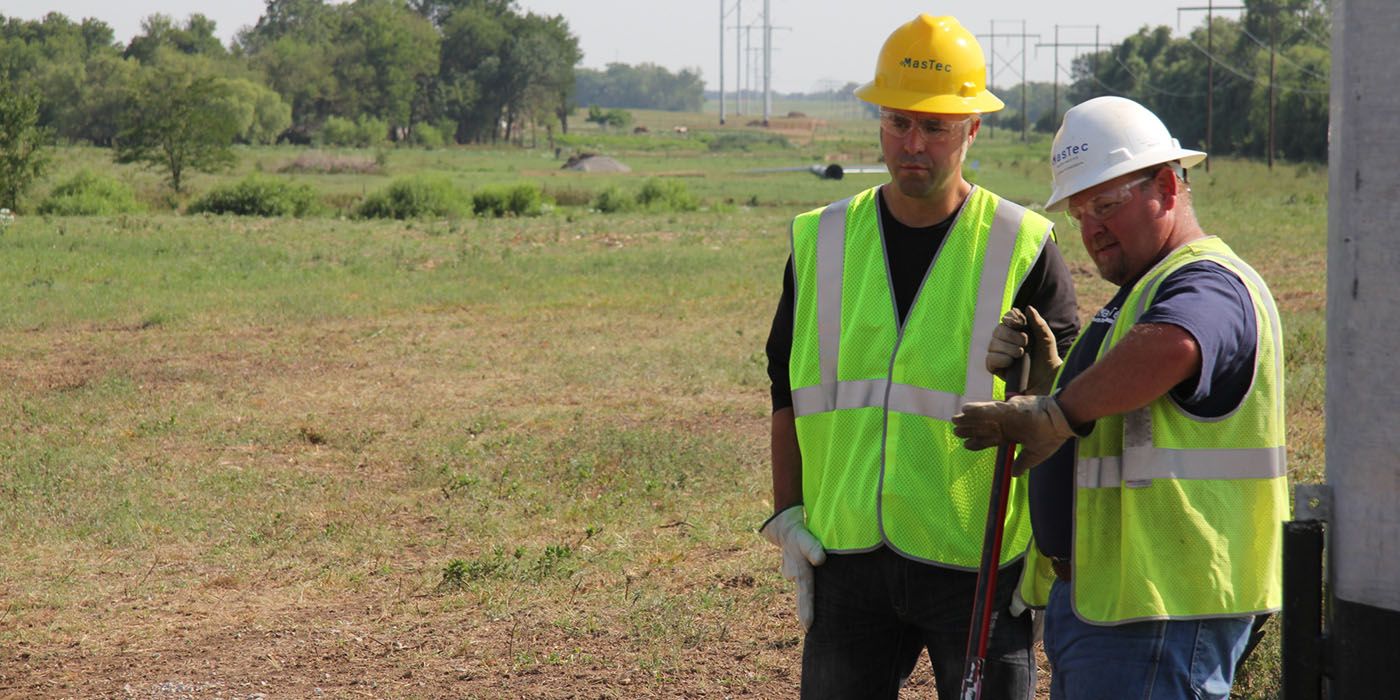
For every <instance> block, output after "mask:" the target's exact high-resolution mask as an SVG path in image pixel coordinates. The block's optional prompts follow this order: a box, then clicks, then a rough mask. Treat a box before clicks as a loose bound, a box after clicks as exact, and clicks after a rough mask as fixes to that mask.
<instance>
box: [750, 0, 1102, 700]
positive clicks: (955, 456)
mask: <svg viewBox="0 0 1400 700" xmlns="http://www.w3.org/2000/svg"><path fill="white" fill-rule="evenodd" d="M985 74H986V66H985V63H984V61H983V56H982V50H981V48H980V47H979V46H978V45H977V40H976V39H975V38H974V37H973V36H972V34H971V32H969V31H967V30H966V29H964V28H963V27H962V26H961V25H960V24H958V22H957V20H955V19H953V18H952V17H930V16H928V15H920V16H919V17H918V18H916V19H914V20H913V21H911V22H909V23H907V24H904V25H902V26H900V27H899V28H898V29H896V30H895V31H894V33H892V34H891V35H890V37H889V39H888V40H887V41H886V42H885V44H884V48H883V49H882V50H881V52H880V57H879V60H878V64H877V67H876V71H875V80H874V81H872V82H871V83H868V84H866V85H865V86H863V87H861V88H860V89H859V90H857V91H856V94H857V95H858V96H860V97H861V98H862V99H864V100H866V101H868V102H871V103H873V104H876V105H879V106H880V108H881V109H880V145H881V150H882V152H883V154H884V159H885V163H886V165H887V167H888V168H889V171H890V181H889V182H888V183H885V184H884V185H881V186H878V187H873V188H871V189H868V190H866V191H864V192H860V193H858V194H856V195H854V196H852V197H851V198H849V199H845V200H842V201H840V202H836V203H834V204H831V205H828V206H826V207H823V208H820V209H814V210H812V211H810V212H807V213H805V214H802V215H800V216H798V217H797V218H796V219H795V220H794V221H793V224H792V255H791V257H790V258H789V260H788V265H787V269H786V271H785V273H784V278H783V295H782V298H781V301H780V303H779V306H778V311H777V314H776V315H775V316H774V319H773V327H772V332H771V334H770V336H769V339H768V346H767V352H768V360H769V365H768V374H769V377H770V378H771V380H772V397H773V418H772V450H773V499H774V500H773V505H774V506H775V515H774V516H773V517H772V518H770V519H769V520H768V522H766V523H765V524H764V527H763V528H762V532H763V535H764V536H765V537H766V538H767V539H768V540H769V541H771V542H772V543H774V544H775V545H777V546H778V547H780V548H781V550H782V571H783V574H784V575H785V576H787V577H788V578H790V579H792V580H794V581H795V582H796V583H797V616H798V620H799V621H800V622H801V624H802V626H803V628H804V629H806V630H807V635H806V640H805V643H804V645H803V652H802V697H804V698H894V697H896V696H897V695H898V692H899V687H900V686H901V684H902V683H903V682H904V680H905V679H907V678H908V676H909V674H910V672H911V671H912V670H913V668H914V664H915V662H916V661H917V659H918V657H919V655H920V654H921V653H922V651H923V650H924V649H928V652H929V658H930V661H931V662H932V666H933V670H934V676H935V681H936V683H937V687H938V693H939V696H940V697H945V698H951V697H956V696H957V694H958V686H959V682H960V680H961V675H962V670H963V662H964V652H965V649H966V644H967V639H968V619H969V617H970V614H971V611H972V600H973V595H974V591H975V587H976V582H977V573H976V571H977V568H978V565H979V563H980V560H981V547H982V539H983V529H984V525H985V523H986V520H987V516H986V513H987V504H988V500H989V498H988V494H989V490H990V485H991V477H992V473H993V468H992V461H993V460H992V457H991V456H990V455H986V454H976V453H971V452H967V451H966V450H963V449H962V448H961V446H960V445H959V444H958V441H957V439H956V438H955V437H954V436H953V434H952V423H951V422H950V421H951V419H952V416H953V413H955V412H956V411H957V408H958V406H959V405H960V404H961V403H962V402H963V401H964V400H967V399H974V398H982V399H993V398H998V397H1001V396H1003V394H1004V385H1003V384H1002V382H1001V381H1000V380H997V379H996V378H995V377H993V375H992V374H991V372H990V371H988V369H987V368H986V366H985V362H984V360H983V354H984V352H983V348H985V347H986V344H987V342H988V340H989V339H990V336H991V333H992V331H993V329H995V328H996V327H997V323H998V322H999V320H1000V318H1001V315H1002V314H1003V313H1004V312H1005V311H1006V310H1007V309H1009V308H1011V307H1012V306H1013V305H1020V306H1024V305H1035V306H1036V307H1038V308H1039V309H1041V311H1042V312H1043V314H1044V316H1045V318H1046V319H1047V320H1048V323H1049V325H1050V326H1051V327H1052V328H1054V329H1055V331H1054V332H1055V334H1056V335H1057V336H1059V337H1061V338H1064V339H1065V341H1066V342H1065V347H1068V341H1069V340H1070V339H1072V338H1073V336H1074V335H1075V334H1076V333H1077V330H1078V328H1077V326H1078V323H1077V310H1076V306H1075V298H1074V289H1073V284H1072V281H1071V279H1070V275H1069V271H1068V269H1067V268H1066V267H1065V264H1064V262H1063V260H1062V259H1061V257H1060V254H1059V252H1058V250H1057V249H1056V247H1055V244H1054V242H1053V240H1052V236H1051V228H1050V222H1049V220H1048V219H1046V218H1045V217H1042V216H1040V215H1038V214H1036V213H1034V212H1031V211H1028V210H1027V209H1026V208H1024V207H1022V206H1019V205H1017V204H1016V203H1014V202H1011V201H1008V200H1006V199H1005V198H1002V197H999V196H997V195H995V194H993V193H991V192H988V191H987V190H985V189H983V188H980V187H975V186H973V185H972V184H970V183H968V181H967V180H966V179H965V178H964V177H963V173H962V163H963V160H964V158H966V156H967V151H968V148H969V147H971V145H972V143H973V141H974V140H975V139H976V136H977V132H978V128H979V127H980V124H981V120H980V115H981V114H983V113H986V112H993V111H996V110H998V109H1001V108H1002V102H1001V100H999V99H997V98H996V97H995V96H994V95H992V94H991V93H989V92H988V91H987V90H986V87H985V85H984V84H983V80H984V76H985ZM1025 493H1026V487H1025V484H1024V480H1018V481H1017V482H1016V483H1015V485H1014V486H1013V487H1012V492H1011V500H1010V507H1009V509H1008V514H1007V518H1006V535H1005V542H1006V546H1005V547H1004V548H1003V550H1002V553H1001V556H1000V557H999V558H998V563H999V565H1000V566H1001V567H1002V572H1001V573H1002V575H1001V577H1000V580H1001V581H1002V582H1003V583H1004V585H1002V586H1001V587H1000V589H999V591H998V592H997V595H996V597H995V600H994V601H993V603H994V604H995V606H996V611H997V612H996V618H995V621H994V624H993V626H992V635H991V640H990V648H989V652H988V661H987V665H986V673H985V677H984V687H985V688H986V689H987V691H986V695H985V697H987V698H1030V697H1032V696H1033V694H1034V678H1035V664H1034V662H1033V659H1032V657H1031V651H1030V649H1031V629H1030V616H1029V615H1028V614H1025V615H1019V616H1016V615H1012V614H1011V613H1010V612H1008V610H1007V608H1008V606H1009V604H1010V598H1011V594H1012V592H1013V589H1014V587H1015V580H1016V579H1017V577H1018V576H1019V572H1020V570H1021V558H1022V553H1023V552H1024V550H1025V547H1026V543H1027V542H1028V540H1029V536H1030V529H1029V522H1028V520H1027V516H1026V504H1025Z"/></svg>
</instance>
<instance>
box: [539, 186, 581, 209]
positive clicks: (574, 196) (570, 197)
mask: <svg viewBox="0 0 1400 700" xmlns="http://www.w3.org/2000/svg"><path fill="white" fill-rule="evenodd" d="M544 196H545V197H548V198H549V200H550V201H552V202H554V203H555V204H558V205H559V206H561V207H582V206H587V205H588V204H589V203H590V202H592V201H593V191H592V190H586V189H582V188H575V187H554V188H549V189H546V190H545V192H544Z"/></svg>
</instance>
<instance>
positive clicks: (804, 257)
mask: <svg viewBox="0 0 1400 700" xmlns="http://www.w3.org/2000/svg"><path fill="white" fill-rule="evenodd" d="M1049 238H1050V222H1049V220H1047V219H1046V218H1044V217H1042V216H1040V215H1038V214H1035V213H1033V212H1030V211H1028V210H1027V209H1025V208H1024V207H1021V206H1019V205H1017V204H1015V203H1014V202H1009V201H1006V200H1004V199H1002V198H1000V197H998V196H996V195H994V194H992V193H990V192H988V191H986V190H984V189H981V188H974V189H973V190H972V192H971V193H970V194H969V195H968V197H967V200H966V201H965V202H964V203H963V205H962V208H961V210H960V211H959V212H958V214H957V218H956V219H955V221H954V223H953V224H952V226H950V227H949V230H948V234H947V236H946V238H945V239H944V242H943V244H942V247H941V248H940V249H939V250H938V252H937V254H936V256H935V258H934V260H933V264H932V265H931V266H930V268H929V271H928V272H927V273H926V276H925V278H924V281H923V284H922V285H921V287H920V289H919V293H918V295H917V297H916V298H915V300H914V303H913V304H912V306H911V307H910V309H909V312H908V314H907V317H906V319H905V322H904V325H903V326H902V327H901V326H900V325H899V322H898V321H899V320H898V316H897V313H896V310H895V308H896V307H895V302H894V294H893V291H892V290H891V287H890V285H891V282H890V273H889V269H888V266H887V264H886V260H885V248H884V242H883V237H882V236H881V235H880V221H879V204H878V202H877V199H876V189H875V188H872V189H869V190H866V191H864V192H861V193H860V194H857V195H855V196H854V197H851V198H850V199H846V200H843V201H840V202H837V203H835V204H831V205H829V206H827V207H825V208H822V209H815V210H813V211H810V212H807V213H805V214H802V215H800V216H798V217H797V218H796V219H795V220H794V221H793V225H792V259H793V272H794V275H795V278H796V279H795V298H794V308H793V312H794V323H793V342H792V355H791V359H790V362H789V366H788V372H789V377H790V379H791V383H792V399H793V410H794V414H795V416H796V422H797V440H798V445H799V447H800V448H801V453H802V493H803V500H804V502H805V505H806V510H807V526H808V527H809V528H810V529H811V530H812V532H813V533H814V534H815V535H816V536H817V538H818V539H819V540H821V542H822V544H823V545H825V546H826V548H827V549H828V550H830V551H834V552H860V551H868V550H871V549H874V548H876V547H878V546H880V545H881V543H886V544H888V545H889V546H890V547H892V548H893V549H894V550H895V551H898V552H900V553H902V554H904V555H905V556H908V557H910V558H913V559H917V560H921V561H926V562H930V563H936V564H940V565H943V566H948V567H953V568H960V569H969V570H971V569H976V568H977V566H978V564H979V562H980V560H981V548H982V532H983V529H984V528H985V527H986V518H987V500H988V491H989V489H990V486H991V477H992V472H993V464H992V463H993V461H994V455H993V454H992V451H990V450H984V451H981V452H968V451H967V450H965V449H963V447H962V441H961V440H959V439H957V438H956V437H954V436H953V431H952V423H951V422H950V420H951V418H952V415H953V414H954V413H956V412H957V411H958V408H959V407H960V406H961V405H962V403H963V402H964V401H973V400H991V399H993V398H1000V397H1002V396H1003V395H1004V391H1005V387H1004V385H1003V384H1002V382H1001V381H1000V380H998V379H996V378H995V377H993V376H992V374H991V373H989V372H988V371H987V370H986V367H985V364H984V362H985V356H986V348H987V343H988V341H989V340H990V338H991V334H992V331H993V330H994V329H995V328H996V326H997V323H998V322H999V321H1000V319H1001V315H1002V314H1003V313H1004V312H1005V311H1006V310H1007V309H1008V308H1009V307H1010V306H1011V303H1012V300H1013V299H1014V297H1015V294H1016V290H1017V289H1018V288H1019V287H1020V285H1021V282H1022V281H1023V280H1024V279H1025V278H1026V275H1027V274H1029V272H1030V270H1031V267H1032V266H1034V264H1035V261H1036V259H1037V258H1038V257H1039V255H1040V251H1041V249H1042V248H1043V247H1044V245H1045V243H1046V241H1047V240H1049ZM1029 537H1030V522H1029V516H1028V513H1027V508H1026V485H1025V480H1024V479H1017V480H1015V482H1014V483H1013V485H1012V489H1011V493H1010V506H1009V508H1008V510H1007V516H1006V535H1005V537H1004V545H1003V548H1002V553H1001V557H1000V560H1001V561H1002V562H1003V563H1005V562H1010V561H1012V560H1014V559H1017V558H1019V557H1020V555H1021V553H1022V552H1023V551H1025V548H1026V543H1027V541H1028V539H1029Z"/></svg>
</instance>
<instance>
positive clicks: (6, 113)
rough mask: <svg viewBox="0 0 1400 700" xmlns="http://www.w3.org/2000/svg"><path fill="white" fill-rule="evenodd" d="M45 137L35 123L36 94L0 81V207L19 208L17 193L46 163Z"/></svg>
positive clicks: (36, 117) (46, 136)
mask: <svg viewBox="0 0 1400 700" xmlns="http://www.w3.org/2000/svg"><path fill="white" fill-rule="evenodd" d="M48 138H49V135H48V131H47V130H46V129H44V128H43V127H41V126H39V98H38V97H36V96H34V95H32V94H25V93H22V92H19V91H18V90H15V89H14V86H12V85H8V84H4V83H0V207H6V208H8V209H14V210H18V209H19V198H20V195H22V194H24V191H25V190H27V189H29V187H30V186H31V185H33V184H34V181H35V180H37V179H39V177H40V176H41V175H42V174H43V172H44V169H45V168H47V167H48V163H49V154H48V152H47V151H46V150H45V149H44V145H45V143H46V142H47V141H48Z"/></svg>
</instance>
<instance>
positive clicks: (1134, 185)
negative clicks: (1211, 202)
mask: <svg viewBox="0 0 1400 700" xmlns="http://www.w3.org/2000/svg"><path fill="white" fill-rule="evenodd" d="M1167 172H1168V173H1170V171H1167ZM1160 173H1161V171H1157V175H1156V176H1144V175H1143V174H1142V173H1130V174H1128V175H1123V176H1121V177H1116V178H1114V179H1112V180H1109V181H1108V182H1105V183H1102V184H1099V185H1096V186H1094V187H1091V188H1089V189H1087V190H1085V191H1083V192H1080V193H1078V194H1076V195H1074V196H1073V197H1070V198H1069V214H1070V217H1071V218H1072V219H1074V220H1075V222H1077V223H1078V225H1079V233H1080V237H1081V238H1082V240H1083V241H1084V250H1085V251H1087V252H1088V253H1089V257H1091V258H1093V259H1094V266H1095V267H1097V268H1098V269H1099V276H1100V277H1103V278H1104V279H1105V280H1108V281H1109V282H1112V283H1113V284H1116V285H1118V286H1120V287H1121V286H1123V285H1125V284H1128V283H1130V282H1133V281H1136V280H1137V278H1138V277H1140V276H1141V275H1142V273H1144V272H1146V271H1147V270H1148V268H1150V267H1152V266H1153V265H1155V264H1157V261H1159V260H1161V259H1162V256H1163V254H1164V253H1165V252H1166V251H1163V246H1164V245H1165V243H1166V238H1167V233H1168V232H1167V231H1166V230H1165V229H1164V228H1163V227H1162V226H1160V225H1159V219H1160V214H1161V211H1162V208H1161V206H1160V204H1161V203H1160V202H1159V201H1158V182H1157V180H1158V179H1159V178H1160V177H1162V176H1161V174H1160Z"/></svg>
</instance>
